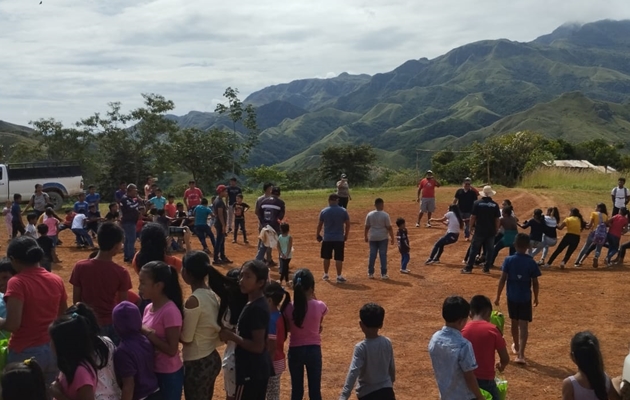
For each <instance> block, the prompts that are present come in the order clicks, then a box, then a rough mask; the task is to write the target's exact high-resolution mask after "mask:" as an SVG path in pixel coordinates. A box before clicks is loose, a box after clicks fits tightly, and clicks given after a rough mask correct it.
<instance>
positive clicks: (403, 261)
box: [400, 253, 411, 271]
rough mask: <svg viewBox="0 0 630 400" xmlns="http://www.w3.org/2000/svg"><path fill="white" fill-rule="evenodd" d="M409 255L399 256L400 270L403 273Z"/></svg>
mask: <svg viewBox="0 0 630 400" xmlns="http://www.w3.org/2000/svg"><path fill="white" fill-rule="evenodd" d="M410 258H411V257H410V256H409V253H403V254H401V255H400V269H401V270H403V271H406V270H407V264H409V259H410Z"/></svg>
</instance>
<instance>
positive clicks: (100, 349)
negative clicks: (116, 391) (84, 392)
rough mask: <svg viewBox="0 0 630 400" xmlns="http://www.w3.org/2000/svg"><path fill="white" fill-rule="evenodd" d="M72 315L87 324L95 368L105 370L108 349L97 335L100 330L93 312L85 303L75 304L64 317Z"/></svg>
mask: <svg viewBox="0 0 630 400" xmlns="http://www.w3.org/2000/svg"><path fill="white" fill-rule="evenodd" d="M74 314H77V315H79V316H81V317H83V318H84V319H85V321H86V322H87V324H88V328H89V329H90V338H91V339H92V346H93V347H94V353H95V355H96V358H95V359H94V363H95V364H96V368H97V369H103V368H105V367H106V366H107V363H108V361H109V355H110V354H109V347H107V344H106V343H105V342H104V341H103V339H101V338H100V337H99V335H98V334H99V332H100V330H101V329H100V327H99V326H98V321H97V320H96V315H94V311H92V309H91V308H90V307H88V306H87V305H86V304H85V303H77V304H75V305H73V306H71V307H70V308H68V310H67V311H66V315H68V316H72V315H74Z"/></svg>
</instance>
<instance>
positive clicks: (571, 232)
mask: <svg viewBox="0 0 630 400" xmlns="http://www.w3.org/2000/svg"><path fill="white" fill-rule="evenodd" d="M565 227H566V228H567V234H566V235H564V237H563V238H562V240H561V241H560V244H559V245H558V248H556V251H554V252H553V254H552V255H551V258H549V261H548V262H547V264H545V265H544V267H545V268H550V267H551V265H552V264H553V262H554V260H555V259H556V257H558V256H559V255H560V253H562V252H563V251H564V249H567V248H568V249H567V252H566V254H565V256H564V259H563V260H562V262H561V263H560V269H564V266H565V265H566V263H568V262H569V259H570V258H571V256H572V255H573V252H574V251H575V250H576V249H577V247H578V245H579V244H580V234H581V233H582V231H583V230H584V228H586V223H585V222H584V219H583V218H582V214H580V210H578V209H577V208H572V209H571V213H570V214H569V217H568V218H566V219H565V220H564V221H562V223H561V224H560V225H558V229H560V230H562V229H564V228H565ZM575 266H576V267H577V266H579V264H578V262H577V260H576V262H575Z"/></svg>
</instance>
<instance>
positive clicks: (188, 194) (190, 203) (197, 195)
mask: <svg viewBox="0 0 630 400" xmlns="http://www.w3.org/2000/svg"><path fill="white" fill-rule="evenodd" d="M202 197H203V192H202V191H201V189H199V188H198V187H197V184H196V183H195V181H194V180H191V181H189V182H188V189H186V191H185V192H184V204H185V205H186V209H187V210H188V212H189V214H190V213H191V212H192V210H193V209H194V208H195V207H197V206H198V205H199V204H201V198H202Z"/></svg>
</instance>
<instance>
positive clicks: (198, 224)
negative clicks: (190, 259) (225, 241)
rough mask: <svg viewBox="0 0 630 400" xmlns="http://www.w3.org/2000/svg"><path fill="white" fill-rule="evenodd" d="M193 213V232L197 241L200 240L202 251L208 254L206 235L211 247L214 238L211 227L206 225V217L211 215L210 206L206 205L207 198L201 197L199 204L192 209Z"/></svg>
mask: <svg viewBox="0 0 630 400" xmlns="http://www.w3.org/2000/svg"><path fill="white" fill-rule="evenodd" d="M193 213H194V215H195V234H196V235H197V238H198V239H199V242H201V246H202V247H203V251H204V253H206V254H210V250H209V249H208V243H206V237H209V238H210V242H211V243H212V247H214V245H215V240H214V233H212V229H211V228H210V225H208V219H209V218H210V217H211V216H212V208H210V207H208V199H206V198H205V197H204V198H203V199H201V204H200V205H198V206H197V207H195V208H194V209H193Z"/></svg>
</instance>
